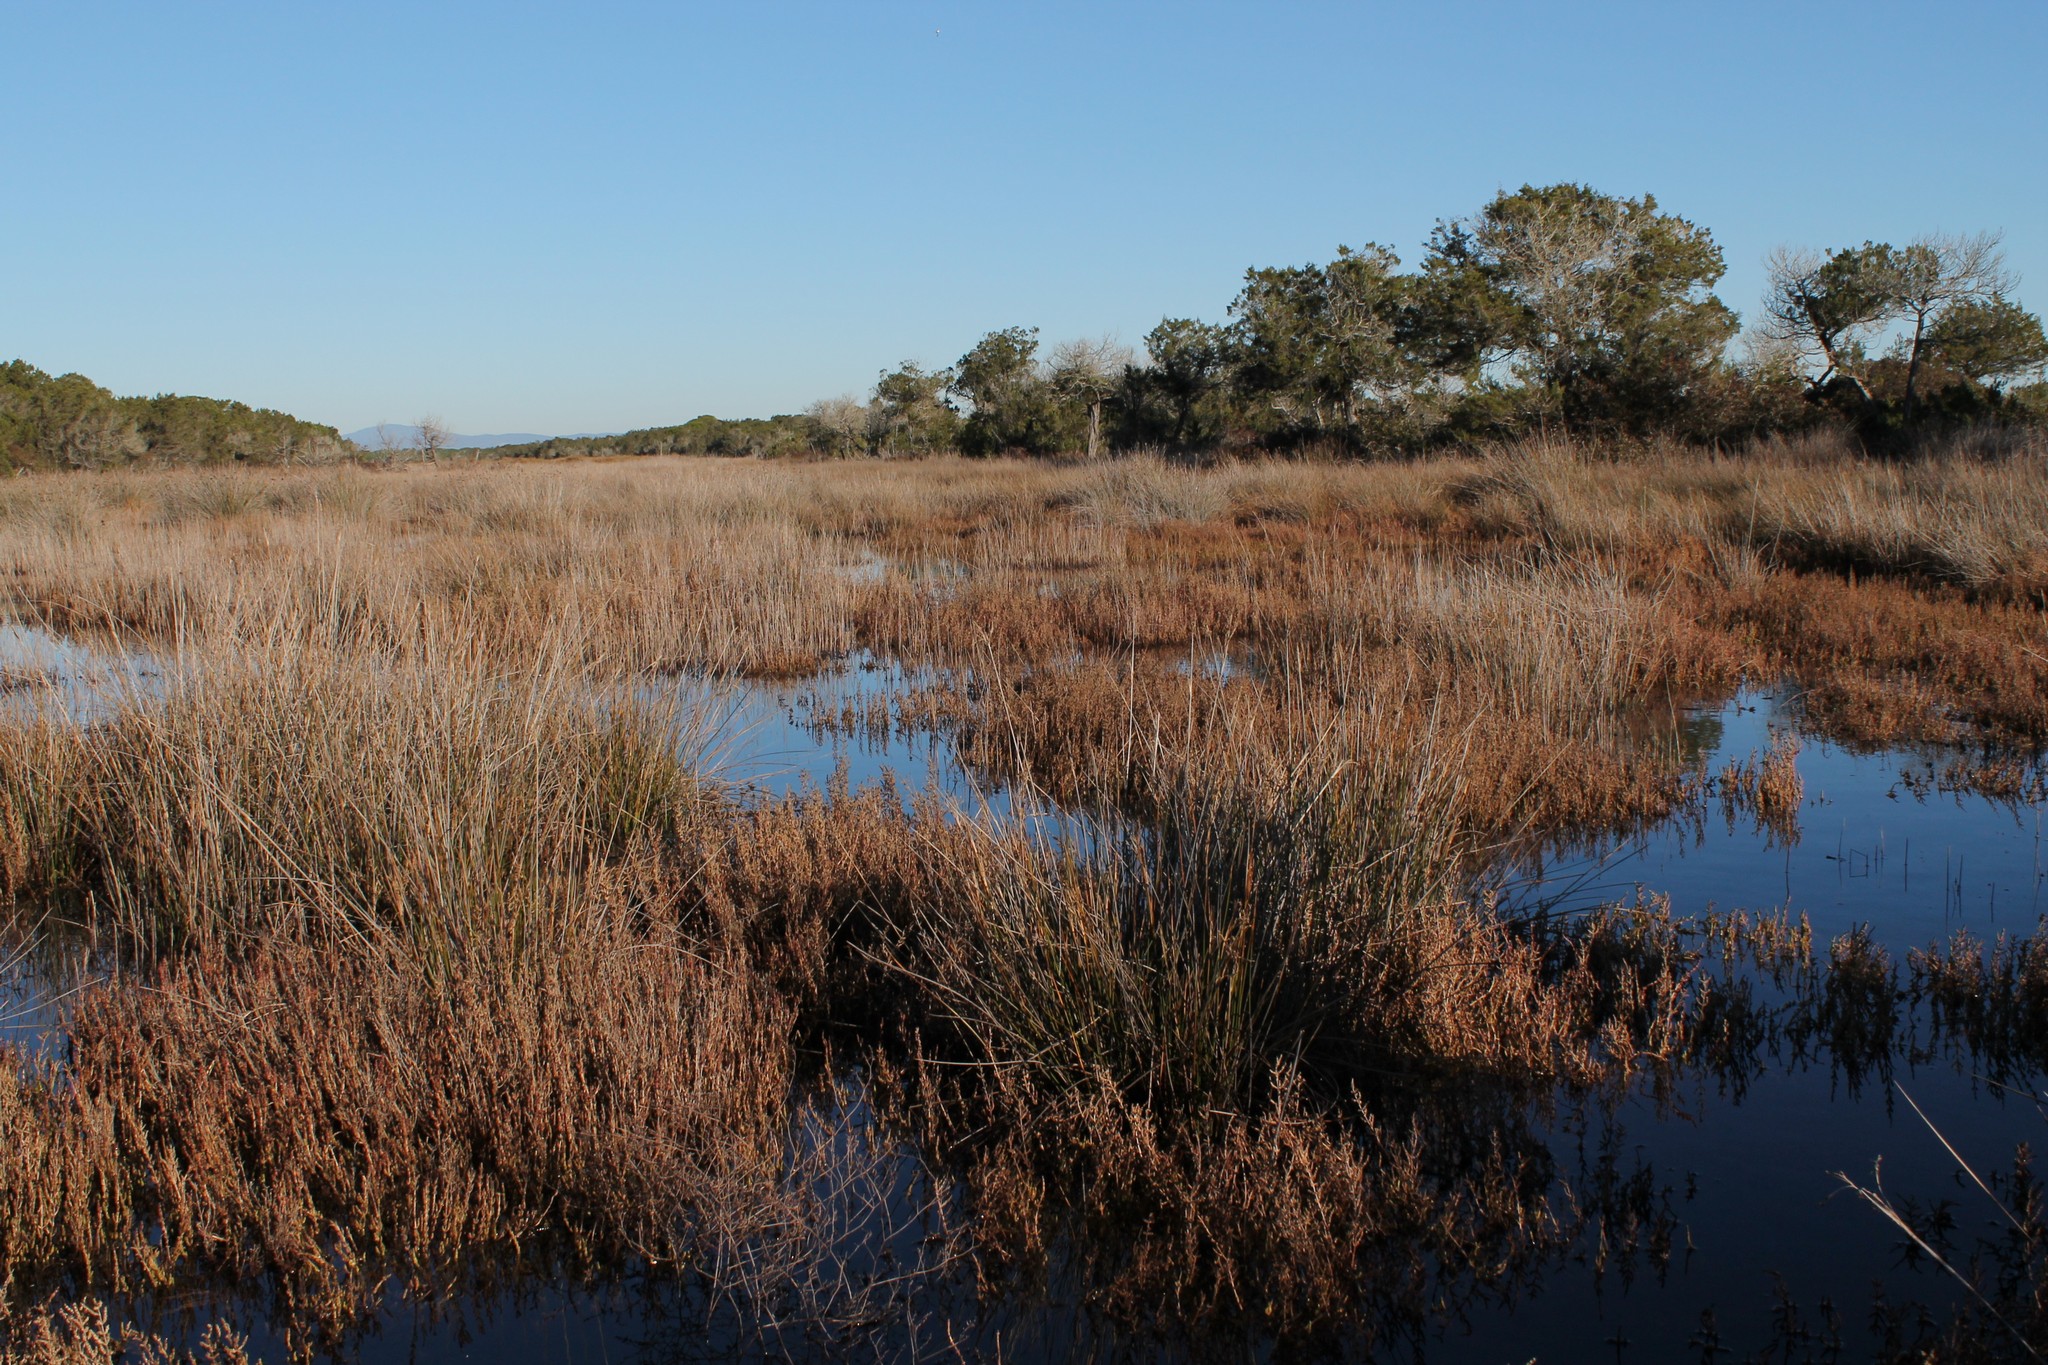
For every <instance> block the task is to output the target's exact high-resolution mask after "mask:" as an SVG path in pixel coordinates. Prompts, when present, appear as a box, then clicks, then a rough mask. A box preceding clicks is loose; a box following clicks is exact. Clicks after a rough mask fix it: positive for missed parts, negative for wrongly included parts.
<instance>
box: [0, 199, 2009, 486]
mask: <svg viewBox="0 0 2048 1365" xmlns="http://www.w3.org/2000/svg"><path fill="white" fill-rule="evenodd" d="M1724 266H1725V262H1724V259H1723V256H1722V251H1721V248H1720V246H1719V245H1718V244H1716V243H1715V241H1714V238H1713V235H1712V233H1710V232H1709V231H1708V230H1707V229H1706V228H1704V227H1701V226H1699V225H1698V224H1695V223H1693V222H1691V221H1690V220H1688V219H1686V218H1683V217H1680V216H1678V215H1676V214H1672V213H1667V212H1665V211H1663V210H1662V209H1661V208H1659V206H1658V204H1657V201H1656V199H1655V198H1654V197H1653V196H1650V195H1647V194H1645V195H1642V196H1640V197H1638V198H1632V199H1630V198H1620V197H1616V196H1614V195H1609V194H1603V193H1601V192H1599V191H1597V190H1594V189H1592V188H1590V187H1588V186H1585V185H1576V184H1561V185H1547V186H1540V187H1538V186H1528V185H1525V186H1523V187H1522V188H1521V189H1519V190H1516V191H1513V192H1511V193H1510V192H1506V191H1503V192H1502V193H1500V194H1498V195H1496V196H1495V197H1494V198H1493V200H1492V201H1491V202H1489V203H1488V204H1486V205H1485V206H1484V207H1483V208H1481V209H1480V210H1479V211H1478V212H1476V213H1473V214H1470V215H1468V216H1466V217H1463V218H1456V219H1447V220H1443V221H1440V222H1439V223H1438V224H1437V226H1436V229H1435V230H1434V231H1433V232H1432V233H1431V234H1430V237H1429V239H1428V241H1427V243H1426V244H1425V246H1424V249H1423V252H1422V255H1421V259H1420V261H1419V263H1418V264H1416V265H1415V266H1414V267H1413V268H1404V266H1403V264H1402V261H1401V259H1400V257H1399V256H1397V255H1396V254H1395V252H1394V251H1393V250H1392V249H1390V248H1388V247H1385V246H1380V245H1378V244H1375V243H1367V244H1366V245H1364V246H1362V247H1358V248H1355V249H1354V248H1351V247H1344V246H1340V247H1339V248H1337V252H1336V255H1335V257H1334V258H1333V259H1331V260H1329V261H1327V262H1324V263H1315V262H1310V263H1308V264H1305V265H1290V266H1255V267H1253V268H1251V269H1249V270H1247V271H1246V272H1245V274H1244V279H1243V281H1242V283H1241V285H1240V287H1239V289H1238V293H1237V296H1236V297H1235V298H1234V299H1233V300H1232V301H1231V303H1230V306H1229V310H1228V314H1227V316H1226V317H1225V319H1224V320H1222V321H1218V322H1208V321H1202V320H1199V319H1195V318H1185V317H1169V318H1165V319H1163V320H1162V321H1161V322H1160V323H1159V325H1158V326H1156V327H1154V328H1152V330H1151V331H1149V332H1148V333H1146V335H1145V337H1144V341H1143V347H1142V351H1134V350H1132V349H1130V348H1127V347H1124V346H1121V345H1118V344H1117V343H1115V342H1113V341H1109V340H1075V341H1066V342H1062V343H1060V344H1057V345H1052V346H1045V345H1042V344H1041V342H1040V339H1039V335H1038V329H1036V328H1035V327H1024V326H1016V327H1004V328H1000V329H998V330H995V331H992V332H990V333H988V334H987V335H986V336H984V337H982V339H981V340H980V341H978V342H976V343H975V345H974V346H973V347H972V348H971V349H970V350H968V352H967V353H966V354H965V355H963V356H961V357H960V358H959V359H958V360H957V361H955V362H954V363H953V364H951V365H949V366H944V367H939V368H929V369H928V368H926V367H924V366H923V365H920V364H917V363H915V362H910V361H906V362H904V363H903V364H901V365H899V366H897V367H895V368H894V369H891V370H887V371H884V372H883V373H882V374H881V376H880V377H879V378H878V379H877V381H876V383H875V385H874V388H873V389H872V390H871V391H870V392H869V393H868V394H867V395H865V396H859V395H847V396H845V397H841V398H832V399H826V400H822V401H820V402H817V403H813V404H812V405H811V406H810V407H809V408H808V409H807V410H806V411H804V412H802V413H792V414H783V415H780V416H776V417H765V418H747V419H739V420H726V419H720V418H716V417H710V416H704V417H698V418H696V419H694V420H692V421H689V422H684V423H680V424H677V425H674V426H665V427H653V428H647V429H643V430H640V431H632V432H627V433H625V434H623V435H619V436H606V437H586V438H561V439H556V440H551V441H543V442H539V443H537V444H534V445H528V446H510V447H501V448H500V449H499V450H498V451H497V452H495V453H497V454H503V455H531V456H553V455H572V454H595V453H618V454H712V455H769V456H773V455H795V454H818V455H838V456H853V455H916V454H923V453H928V452H933V451H941V450H959V451H962V452H964V453H966V454H970V455H991V454H999V453H1020V454H1034V455H1043V454H1053V453H1063V452H1086V453H1088V454H1090V455H1094V454H1099V453H1101V452H1103V451H1105V450H1111V449H1132V448H1147V447H1149V448H1158V449H1166V450H1172V451H1184V452H1185V451H1215V450H1232V449H1238V450H1285V449H1299V448H1304V447H1315V448H1321V449H1325V450H1330V451H1334V452H1343V453H1353V454H1391V453H1417V452H1421V451H1424V450H1427V449H1430V448H1432V447H1436V446H1441V445H1450V444H1460V443H1466V442H1472V441H1481V440H1489V439H1499V438H1503V437H1512V436H1515V435H1519V434H1522V433H1525V432H1529V431H1533V430H1551V431H1565V432H1570V433H1573V434H1577V435H1583V436H1587V437H1591V438H1596V439H1624V440H1626V439H1641V438H1649V437H1669V438H1675V439H1678V440H1683V441H1693V442H1700V443H1711V444H1735V443H1741V442H1744V441H1747V440H1750V439H1753V438H1755V437H1758V436H1761V435H1765V434H1769V433H1773V432H1789V431H1796V430H1799V429H1802V428H1806V427H1811V426H1816V425H1824V424H1834V425H1838V426H1843V427H1847V428H1850V429H1852V430H1853V431H1854V432H1856V433H1857V434H1858V435H1859V436H1860V437H1861V438H1862V440H1863V441H1864V442H1865V443H1866V445H1868V446H1870V447H1871V448H1874V449H1880V450H1882V449H1887V448H1896V447H1898V446H1901V445H1904V444H1907V443H1910V442H1912V441H1914V440H1917V439H1920V438H1922V437H1923V436H1924V435H1925V434H1927V433H1928V432H1930V431H1933V430H1939V429H1943V428H1949V427H1955V426H1960V425H1981V424H2015V425H2017V424H2029V425H2048V379H2044V373H2048V338H2044V335H2043V331H2042V325H2041V320H2040V318H2039V317H2038V316H2037V315H2035V314H2033V313H2031V312H2029V311H2027V310H2026V309H2025V308H2023V307H2022V306H2021V305H2020V304H2019V302H2018V301H2017V300H2016V298H2015V297H2014V290H2015V288H2016V281H2015V279H2014V278H2013V276H2012V274H2011V272H2010V271H2009V270H2008V269H2007V268H2006V265H2005V261H2004V257H2003V254H2002V252H2001V251H2000V248H1999V241H1998V238H1997V236H1996V235H1995V234H1977V235H1974V236H1930V237H1923V238H1919V239H1916V240H1914V241H1911V242H1907V243H1905V244H1903V245H1895V244H1892V243H1889V242H1865V243H1863V244H1862V245H1860V246H1843V247H1836V248H1832V249H1828V250H1825V251H1803V250H1794V249H1790V248H1787V249H1781V250H1780V251H1778V252H1776V253H1774V254H1773V255H1772V257H1771V258H1770V261H1769V271H1768V286H1767V291H1766V295H1765V297H1764V299H1763V302H1762V307H1761V309H1760V310H1759V313H1758V316H1757V320H1756V322H1755V323H1754V325H1752V326H1751V327H1750V329H1749V330H1748V331H1747V332H1746V333H1744V332H1743V331H1742V329H1741V320H1740V319H1739V318H1738V316H1737V314H1736V312H1735V310H1733V309H1732V308H1730V307H1729V306H1728V305H1727V304H1726V303H1724V302H1723V301H1722V300H1721V298H1720V297H1719V296H1718V295H1717V294H1716V293H1715V292H1714V289H1715V286H1716V285H1717V284H1718V283H1719V282H1720V280H1721V278H1722V275H1723V273H1724ZM1738 343H1739V344H1738ZM436 429H438V426H437V427H436ZM349 450H350V447H348V446H347V444H346V443H345V442H344V441H343V440H342V438H341V437H340V436H339V434H338V433H337V432H336V431H335V430H334V428H332V427H325V426H318V425H315V424H313V423H310V422H302V421H299V420H298V419H296V418H294V417H291V416H289V415H288V414H285V413H280V412H272V411H269V410H265V409H253V408H249V407H247V406H245V405H243V404H240V403H233V402H225V401H222V400H217V399H206V398H185V397H178V396H174V395H159V396H157V397H154V398H116V397H115V396H114V395H112V394H110V393H108V392H107V391H106V390H105V389H103V388H100V387H99V386H98V385H96V384H94V383H92V381H90V380H88V379H86V378H84V377H83V376H81V375H75V374H74V375H62V376H58V377H55V378H53V377H51V376H50V375H47V374H45V373H43V372H42V371H41V370H38V369H36V368H35V367H34V366H32V365H30V364H28V363H27V362H25V361H15V362H13V363H12V364H11V365H7V366H5V367H0V461H4V462H5V463H6V464H7V465H9V466H14V467H20V466H25V465H44V466H66V467H97V466H102V465H108V464H116V463H121V462H123V461H127V460H134V459H143V458H149V459H156V460H164V461H177V462H211V461H222V460H257V461H268V462H281V461H290V460H302V459H319V458H331V457H333V456H336V455H340V454H344V453H348V452H349Z"/></svg>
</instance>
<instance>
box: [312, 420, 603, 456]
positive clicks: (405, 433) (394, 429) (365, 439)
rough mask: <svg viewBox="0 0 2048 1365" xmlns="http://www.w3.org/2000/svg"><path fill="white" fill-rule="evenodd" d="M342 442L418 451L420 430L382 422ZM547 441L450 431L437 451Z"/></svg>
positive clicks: (517, 434)
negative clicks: (380, 425) (463, 433)
mask: <svg viewBox="0 0 2048 1365" xmlns="http://www.w3.org/2000/svg"><path fill="white" fill-rule="evenodd" d="M581 434H583V435H592V436H594V435H599V434H601V433H597V432H586V433H581ZM344 439H346V440H350V441H354V442H355V443H356V444H357V445H359V446H361V447H362V448H363V449H365V450H381V449H383V448H384V447H385V446H386V445H387V444H388V445H389V446H390V447H391V449H393V450H418V449H419V448H420V429H419V428H418V427H417V426H413V425H410V424H408V423H404V422H386V423H384V424H383V425H382V427H381V428H379V427H364V428H362V429H361V430H360V431H351V432H349V433H348V434H347V436H346V437H345V438H344ZM549 439H552V438H550V437H547V436H543V435H541V434H540V433H539V432H535V431H501V432H493V433H490V434H488V435H473V436H465V435H462V434H461V433H459V432H450V433H449V434H448V436H447V439H446V440H444V441H443V442H442V443H441V448H442V449H443V450H490V449H493V448H495V447H497V446H525V445H533V444H535V443H536V442H540V441H546V440H549Z"/></svg>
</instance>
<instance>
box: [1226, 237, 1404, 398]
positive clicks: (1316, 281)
mask: <svg viewBox="0 0 2048 1365" xmlns="http://www.w3.org/2000/svg"><path fill="white" fill-rule="evenodd" d="M1400 264H1401V262H1400V258H1399V257H1397V256H1395V255H1394V253H1393V252H1391V251H1389V250H1387V249H1386V248H1385V247H1382V246H1377V245H1367V246H1366V247H1365V248H1364V249H1363V250H1361V251H1353V250H1352V249H1351V248H1349V247H1339V248H1338V249H1337V259H1336V260H1334V261H1332V262H1331V263H1330V264H1329V265H1327V266H1317V265H1308V266H1285V267H1278V268H1270V269H1263V270H1259V269H1254V270H1250V271H1247V272H1245V283H1244V288H1243V290H1241V291H1240V292H1239V293H1238V296H1237V298H1236V300H1235V301H1234V302H1233V303H1232V304H1231V305H1230V311H1231V313H1232V314H1233V315H1234V316H1235V318H1236V322H1235V324H1234V326H1233V328H1232V339H1233V343H1234V347H1235V350H1236V356H1237V369H1236V380H1237V385H1238V388H1239V390H1240V392H1241V393H1243V394H1244V395H1245V396H1246V398H1247V399H1249V400H1250V401H1251V402H1252V403H1253V404H1256V405H1259V406H1260V407H1262V408H1263V409H1264V410H1265V412H1266V413H1268V414H1270V415H1271V416H1272V417H1274V418H1276V419H1277V425H1278V429H1279V430H1280V431H1281V432H1283V433H1286V434H1290V435H1294V436H1297V437H1300V436H1315V437H1326V436H1332V435H1343V434H1349V433H1353V432H1356V431H1359V430H1360V429H1361V428H1362V427H1363V426H1364V425H1365V424H1366V422H1367V420H1368V415H1369V414H1370V413H1372V412H1373V411H1374V410H1376V409H1383V408H1389V407H1393V406H1396V405H1398V404H1400V403H1401V402H1402V400H1403V398H1404V397H1405V396H1406V395H1407V394H1408V393H1409V392H1410V391H1411V390H1413V389H1414V388H1415V387H1416V385H1418V384H1419V383H1420V382H1421V381H1422V379H1423V378H1424V377H1425V374H1426V371H1425V369H1424V367H1423V366H1422V365H1421V364H1419V363H1418V362H1417V360H1416V359H1415V357H1414V356H1412V355H1410V354H1409V352H1408V351H1407V350H1406V349H1405V348H1404V347H1403V345H1402V341H1403V333H1404V328H1403V322H1404V317H1405V314H1406V311H1407V309H1408V307H1409V296H1410V293H1411V292H1412V288H1411V286H1412V281H1411V280H1410V278H1409V277H1407V276H1404V275H1401V274H1400V273H1398V271H1399V267H1400Z"/></svg>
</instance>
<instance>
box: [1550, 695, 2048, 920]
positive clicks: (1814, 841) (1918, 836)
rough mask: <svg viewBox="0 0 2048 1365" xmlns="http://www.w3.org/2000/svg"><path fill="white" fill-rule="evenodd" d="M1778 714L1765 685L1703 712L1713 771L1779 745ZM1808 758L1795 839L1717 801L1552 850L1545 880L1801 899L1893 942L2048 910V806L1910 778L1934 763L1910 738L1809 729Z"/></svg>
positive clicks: (1753, 899) (1615, 894)
mask: <svg viewBox="0 0 2048 1365" xmlns="http://www.w3.org/2000/svg"><path fill="white" fill-rule="evenodd" d="M1773 721H1774V713H1773V709H1772V704H1771V702H1770V700H1769V699H1768V698H1765V697H1760V696H1757V695H1755V694H1748V695H1745V696H1744V697H1743V698H1741V699H1739V700H1738V701H1737V702H1733V703H1730V704H1729V705H1728V706H1725V707H1722V708H1720V709H1719V710H1718V711H1716V712H1713V713H1711V714H1709V715H1707V716H1704V717H1702V718H1701V723H1699V724H1698V725H1697V727H1696V733H1697V734H1698V735H1699V736H1700V737H1701V738H1702V740H1703V741H1704V743H1705V744H1706V746H1707V754H1708V766H1709V771H1712V772H1719V771H1720V769H1721V768H1722V767H1723V766H1724V765H1725V764H1727V763H1728V762H1730V761H1741V760H1744V759H1747V758H1748V757H1750V755H1751V754H1752V753H1757V754H1761V753H1762V752H1763V751H1764V750H1765V749H1767V748H1769V746H1770V743H1771V726H1772V724H1773ZM1777 723H1778V724H1780V725H1781V726H1782V725H1783V721H1782V719H1779V720H1778V722H1777ZM1938 762H1939V760H1938V759H1937V760H1935V763H1938ZM1798 766H1799V774H1800V777H1801V778H1802V779H1803V780H1804V782H1805V786H1806V794H1805V799H1804V802H1803V804H1802V805H1801V808H1800V812H1799V824H1800V838H1799V839H1798V841H1797V842H1796V843H1793V844H1786V843H1785V842H1783V841H1781V840H1777V839H1774V838H1773V837H1772V836H1771V835H1770V834H1769V833H1768V832H1767V831H1764V830H1761V829H1759V828H1758V827H1757V825H1756V822H1755V821H1754V820H1753V819H1752V818H1751V817H1750V816H1748V815H1746V814H1745V813H1743V812H1740V811H1738V812H1737V813H1736V816H1735V819H1734V822H1733V825H1732V827H1731V825H1730V823H1729V822H1728V821H1727V820H1725V819H1724V818H1723V816H1722V812H1721V807H1720V805H1719V803H1718V802H1716V801H1712V800H1710V801H1708V802H1707V810H1706V814H1705V819H1704V822H1703V823H1702V824H1701V825H1699V826H1697V827H1695V826H1692V825H1690V824H1688V823H1686V822H1683V821H1679V822H1673V823H1670V824H1667V825H1664V826H1662V827H1660V828H1658V829H1654V830H1651V831H1650V832H1649V833H1647V834H1645V835H1643V836H1641V837H1639V838H1635V839H1630V840H1620V841H1611V842H1608V843H1606V844H1604V845H1602V846H1600V847H1598V848H1596V849H1595V850H1594V851H1593V852H1592V853H1590V854H1586V855H1581V856H1579V857H1573V858H1565V859H1561V860H1553V862H1552V863H1551V865H1550V866H1549V867H1548V868H1547V869H1546V874H1547V878H1546V879H1547V881H1548V882H1549V883H1550V884H1551V885H1552V886H1555V887H1558V888H1560V889H1567V888H1568V890H1566V891H1565V898H1564V903H1565V904H1588V903H1592V902H1595V901H1611V900H1616V899H1622V900H1625V899H1628V898H1629V897H1631V896H1632V895H1633V893H1634V891H1635V889H1636V888H1637V887H1641V888H1642V889H1644V890H1645V891H1649V892H1661V893H1663V894H1666V895H1668V896H1670V897H1671V908H1672V909H1673V910H1674V911H1675V912H1677V913H1678V914H1681V915H1692V914H1699V913H1702V912H1704V911H1706V910H1709V909H1719V910H1752V911H1754V910H1772V909H1777V908H1780V907H1785V906H1789V907H1790V908H1791V910H1792V911H1793V913H1794V914H1795V915H1796V914H1798V913H1799V912H1801V911H1804V912H1805V913H1806V914H1808V915H1810V916H1811V917H1812V920H1813V930H1814V936H1815V938H1816V940H1817V941H1819V942H1823V943H1824V942H1826V941H1827V940H1828V939H1831V938H1834V937H1836V936H1838V935H1840V934H1844V933H1847V932H1849V931H1850V930H1852V929H1854V928H1856V927H1857V926H1858V925H1863V924H1867V925H1869V926H1870V928H1871V930H1872V931H1873V933H1874V935H1875V936H1876V937H1877V938H1878V939H1879V940H1880V941H1882V942H1883V943H1885V944H1886V945H1887V946H1888V947H1890V948H1891V949H1892V950H1893V952H1894V953H1899V952H1903V951H1904V950H1905V949H1907V948H1912V947H1925V946H1926V945H1927V944H1928V943H1930V942H1934V941H1945V940H1946V939H1947V938H1948V937H1949V935H1950V934H1952V933H1953V932H1954V931H1955V930H1957V929H1959V928H1965V927H1967V928H1968V929H1969V930H1970V931H1971V932H1972V933H1975V934H1977V935H1978V936H1980V937H1986V938H1988V937H1990V936H1992V935H1993V934H1995V933H1997V932H1998V931H1999V930H2001V929H2004V930H2007V931H2010V932H2013V933H2019V934H2026V933H2031V932H2033V930H2034V926H2035V923H2036V921H2037V920H2038V919H2039V918H2040V916H2041V914H2042V912H2043V911H2044V910H2048V844H2044V836H2048V822H2044V819H2043V810H2042V807H2041V806H2039V805H2030V804H2021V805H2017V806H2015V805H2011V804H2007V803H2003V802H1999V801H1993V800H1990V799H1988V798H1986V797H1982V796H1976V795H1971V794H1967V793H1942V792H1936V791H1933V790H1932V789H1931V787H1932V784H1931V783H1918V782H1916V783H1914V784H1912V785H1909V783H1908V782H1907V781H1906V780H1905V779H1906V778H1908V777H1915V778H1917V777H1921V776H1928V775H1931V773H1932V772H1933V771H1934V766H1933V764H1931V763H1930V761H1929V760H1928V759H1926V758H1923V757H1919V756H1915V755H1913V754H1910V753H1907V752H1903V751H1899V750H1887V751H1880V752H1878V753H1871V754H1859V753H1855V752H1852V751H1850V750H1848V749H1845V748H1842V747H1841V746H1839V745H1835V744H1829V743H1826V742H1825V741H1821V740H1816V739H1811V738H1802V739H1801V740H1800V748H1799V757H1798ZM1916 785H1917V786H1919V787H1920V788H1921V791H1920V792H1916V791H1915V790H1914V787H1915V786H1916ZM1923 793H1924V794H1923ZM1539 889H1540V888H1539Z"/></svg>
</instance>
